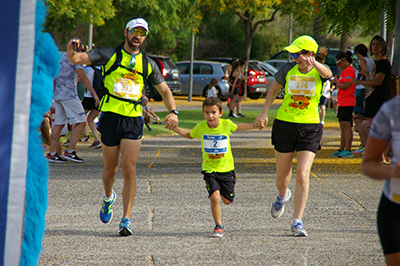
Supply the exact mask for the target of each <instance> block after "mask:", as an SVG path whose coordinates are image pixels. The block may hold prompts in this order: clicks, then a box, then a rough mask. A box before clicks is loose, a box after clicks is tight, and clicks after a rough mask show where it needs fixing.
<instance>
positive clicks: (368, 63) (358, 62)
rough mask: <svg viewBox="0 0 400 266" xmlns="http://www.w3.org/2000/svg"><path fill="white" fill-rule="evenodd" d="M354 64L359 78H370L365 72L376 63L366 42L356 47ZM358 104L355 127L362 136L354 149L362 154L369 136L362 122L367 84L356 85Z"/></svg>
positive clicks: (355, 111)
mask: <svg viewBox="0 0 400 266" xmlns="http://www.w3.org/2000/svg"><path fill="white" fill-rule="evenodd" d="M354 56H355V57H354ZM353 65H354V68H355V69H356V70H357V72H356V74H357V79H359V80H368V77H367V76H366V75H365V73H369V72H370V71H371V69H372V67H373V65H374V60H372V59H371V58H370V57H368V48H367V46H365V45H364V44H359V45H357V46H356V47H355V48H354V54H353ZM363 73H364V74H363ZM355 97H356V106H355V107H354V115H353V120H354V124H355V128H356V129H357V132H358V134H359V136H360V142H361V143H360V147H359V148H358V149H357V150H355V151H353V153H354V154H362V152H363V151H364V149H365V142H366V141H367V136H366V135H365V132H364V130H361V129H362V123H363V121H364V119H365V117H364V99H365V86H364V85H356V94H355Z"/></svg>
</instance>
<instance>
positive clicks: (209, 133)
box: [190, 119, 237, 173]
mask: <svg viewBox="0 0 400 266" xmlns="http://www.w3.org/2000/svg"><path fill="white" fill-rule="evenodd" d="M236 129H237V125H236V124H234V123H233V122H232V121H231V120H229V119H220V124H219V126H218V127H216V128H210V127H209V126H208V124H207V121H202V122H200V123H198V124H197V125H196V126H195V127H194V128H193V130H192V131H191V132H190V136H191V137H192V138H197V139H200V140H201V151H202V153H203V164H202V170H203V171H205V172H206V173H213V172H219V173H225V172H229V171H232V170H234V169H235V166H234V162H233V156H232V151H231V143H230V138H229V135H230V134H232V132H233V131H236Z"/></svg>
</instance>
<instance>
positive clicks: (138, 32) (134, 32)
mask: <svg viewBox="0 0 400 266" xmlns="http://www.w3.org/2000/svg"><path fill="white" fill-rule="evenodd" d="M128 31H129V32H130V33H131V34H132V35H140V37H146V36H147V34H148V32H147V31H145V30H138V29H136V28H133V29H129V28H128Z"/></svg>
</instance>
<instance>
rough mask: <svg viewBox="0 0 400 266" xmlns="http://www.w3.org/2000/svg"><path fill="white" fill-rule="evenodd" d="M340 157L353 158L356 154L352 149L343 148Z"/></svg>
mask: <svg viewBox="0 0 400 266" xmlns="http://www.w3.org/2000/svg"><path fill="white" fill-rule="evenodd" d="M338 157H339V158H353V157H354V155H353V153H352V152H351V151H348V150H343V151H342V152H340V153H339V154H338Z"/></svg>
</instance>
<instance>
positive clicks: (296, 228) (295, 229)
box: [292, 221, 308, 237]
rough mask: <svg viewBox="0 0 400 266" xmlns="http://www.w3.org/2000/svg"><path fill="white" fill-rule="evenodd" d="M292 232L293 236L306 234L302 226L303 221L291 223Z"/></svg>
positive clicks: (305, 235)
mask: <svg viewBox="0 0 400 266" xmlns="http://www.w3.org/2000/svg"><path fill="white" fill-rule="evenodd" d="M292 233H293V235H294V236H304V237H307V236H308V234H307V231H306V229H304V228H303V221H300V222H298V223H296V224H292Z"/></svg>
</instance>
